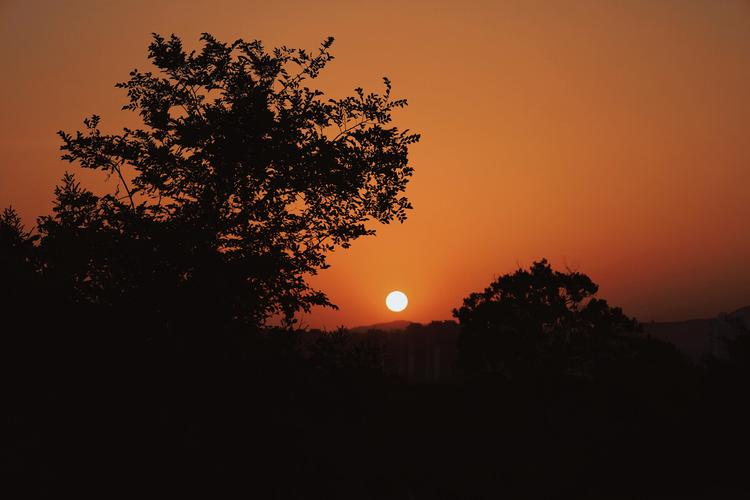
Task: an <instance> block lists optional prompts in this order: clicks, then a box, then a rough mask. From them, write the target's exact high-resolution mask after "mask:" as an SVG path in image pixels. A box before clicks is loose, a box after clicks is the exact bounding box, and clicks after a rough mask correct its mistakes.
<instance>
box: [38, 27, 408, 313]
mask: <svg viewBox="0 0 750 500" xmlns="http://www.w3.org/2000/svg"><path fill="white" fill-rule="evenodd" d="M201 40H202V42H203V46H202V49H201V50H200V51H197V52H196V51H192V52H187V51H186V50H184V48H183V45H182V42H181V40H180V39H179V38H178V37H176V36H174V35H172V36H171V37H170V38H169V39H165V38H163V37H161V36H159V35H157V34H154V36H153V42H152V43H151V44H150V46H149V50H148V57H149V59H150V60H151V61H152V62H153V64H154V65H155V66H156V68H157V69H158V70H159V72H158V73H157V74H154V73H152V72H141V71H138V70H134V71H132V72H131V73H130V79H129V80H128V81H127V82H123V83H120V84H118V85H117V87H119V88H123V89H125V90H126V91H127V94H128V98H129V103H128V104H127V105H125V106H124V107H123V109H124V110H131V111H134V112H137V113H138V114H139V115H140V117H141V119H142V120H143V128H136V129H129V128H125V129H123V132H122V133H119V134H106V133H104V132H102V131H101V130H100V127H99V125H100V118H99V117H98V116H96V115H94V116H92V117H90V118H87V119H85V120H84V124H85V130H84V131H82V132H81V131H79V132H76V133H75V134H69V133H66V132H62V131H61V132H59V135H60V137H61V138H62V140H63V145H62V147H61V149H62V150H63V151H64V152H65V153H64V155H63V159H65V160H68V161H70V162H77V163H78V164H80V166H82V167H84V168H89V169H96V170H100V171H102V172H104V173H106V174H107V175H110V176H113V177H115V178H116V179H117V181H118V185H117V189H116V190H115V191H114V192H113V193H111V194H107V195H104V196H97V195H94V194H93V193H92V192H90V191H88V190H86V189H83V188H82V187H81V186H80V185H79V184H78V183H77V182H76V181H75V179H74V178H73V177H72V176H71V175H69V174H66V176H65V178H64V179H63V183H62V185H61V186H59V187H58V188H57V190H56V204H55V213H54V215H52V216H49V217H44V218H42V219H41V220H40V224H39V230H40V234H41V236H42V239H41V245H42V247H45V248H46V250H47V251H46V254H45V255H46V257H47V258H48V259H49V260H50V263H49V269H50V270H49V272H50V273H53V274H56V275H57V278H58V279H64V280H67V281H68V283H69V285H70V286H71V288H72V289H73V290H75V294H76V297H78V299H79V300H81V301H85V302H90V303H98V304H108V303H114V302H121V303H126V304H130V305H133V306H137V307H138V308H139V310H141V311H147V310H149V309H150V310H151V314H153V317H159V318H169V317H178V318H182V319H181V320H182V321H188V322H193V321H195V320H196V318H194V317H192V316H191V315H190V312H191V311H196V310H198V311H200V316H201V318H203V319H204V320H205V321H209V322H210V324H211V325H213V326H219V325H220V324H221V322H222V321H240V322H242V323H244V324H250V325H256V326H259V325H263V324H265V323H266V322H267V321H268V320H269V319H270V318H272V317H282V318H283V320H284V321H285V323H286V324H287V325H291V324H293V323H294V322H295V319H294V314H295V313H296V312H298V311H300V310H304V311H309V310H310V308H311V307H312V306H315V305H318V306H331V307H335V306H334V305H333V304H331V303H330V301H329V300H328V298H327V297H326V295H325V294H324V293H323V292H321V291H318V290H314V289H312V288H311V287H310V286H309V285H308V284H307V282H306V277H307V276H309V275H313V274H315V273H316V272H317V271H318V270H320V269H324V268H326V267H327V263H326V254H327V253H328V252H330V251H332V250H334V249H335V248H337V247H343V248H346V247H348V246H349V245H350V243H351V241H352V240H354V239H356V238H358V237H360V236H366V235H371V234H374V232H375V231H374V229H372V228H371V227H369V226H368V221H371V220H373V221H378V222H381V223H388V222H390V221H393V220H397V221H400V222H403V221H404V220H405V219H406V211H407V210H408V209H410V208H411V205H410V204H409V201H408V200H407V199H406V197H404V196H403V195H402V193H403V191H404V189H405V187H406V185H407V182H408V180H409V178H410V176H411V174H412V170H413V169H412V167H411V166H410V165H409V164H408V159H407V155H408V148H409V146H410V145H411V144H413V143H415V142H417V141H418V140H419V135H418V134H413V133H409V131H408V130H403V131H400V130H399V129H397V128H396V127H393V126H391V125H390V122H391V113H392V111H394V110H395V109H397V108H402V107H404V106H406V104H407V102H406V100H404V99H393V98H392V97H391V83H390V81H389V80H388V79H387V78H384V82H385V92H384V93H383V94H382V95H381V94H377V93H365V92H364V90H363V89H361V88H357V89H355V92H354V94H353V95H352V96H348V97H345V98H342V99H325V98H324V93H323V92H322V91H320V90H318V89H314V88H310V87H308V86H305V84H306V82H307V81H309V80H312V79H314V78H316V77H317V76H318V74H319V73H320V71H321V70H323V69H324V67H325V66H326V65H327V63H328V62H330V61H331V59H333V56H332V55H331V54H330V52H329V49H330V47H331V45H332V43H333V38H328V39H327V40H326V41H325V42H323V44H322V45H321V47H320V48H319V50H318V51H317V52H316V53H314V54H311V53H308V52H307V51H305V50H301V49H290V48H287V47H280V48H276V49H273V50H270V51H267V50H266V49H265V48H264V47H263V45H262V44H261V42H260V41H257V40H256V41H252V42H246V41H243V40H236V41H234V42H232V43H222V42H220V41H218V40H216V39H215V38H214V37H213V36H211V35H209V34H206V33H204V34H203V35H202V36H201ZM165 290H172V291H173V292H170V295H169V297H165V293H164V291H165ZM157 297H158V299H156V298H157ZM155 299H156V300H155ZM174 309H177V310H174Z"/></svg>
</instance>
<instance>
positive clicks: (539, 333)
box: [453, 260, 639, 374]
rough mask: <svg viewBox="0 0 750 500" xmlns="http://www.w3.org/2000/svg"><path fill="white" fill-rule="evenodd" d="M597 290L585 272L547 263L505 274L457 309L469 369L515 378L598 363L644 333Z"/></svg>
mask: <svg viewBox="0 0 750 500" xmlns="http://www.w3.org/2000/svg"><path fill="white" fill-rule="evenodd" d="M597 291H598V286H597V285H596V284H595V283H594V282H593V281H591V279H590V278H589V277H588V276H586V275H585V274H582V273H578V272H572V271H571V272H567V273H564V272H560V271H554V270H553V269H552V268H551V266H550V265H549V263H548V262H547V261H546V260H541V261H539V262H535V263H534V264H532V266H531V267H530V268H529V269H528V270H525V269H519V270H517V271H516V272H514V273H512V274H506V275H504V276H501V277H500V278H498V279H497V280H495V281H494V282H493V283H491V284H490V286H489V287H487V288H486V289H485V290H484V291H483V292H479V293H472V294H471V295H469V297H467V298H466V299H464V303H463V305H462V306H461V307H460V308H459V309H455V310H454V311H453V315H454V316H455V317H456V318H457V319H458V320H459V323H460V324H461V336H460V340H459V344H460V350H461V358H460V362H461V363H462V365H463V367H464V368H465V369H466V370H468V371H480V372H481V371H500V372H503V373H506V374H511V373H517V372H519V371H524V370H528V369H533V368H534V367H540V366H541V365H544V364H547V365H549V364H550V363H551V362H555V361H559V360H560V358H561V357H563V358H565V361H566V362H571V361H575V360H576V359H578V360H579V361H580V362H590V361H591V360H593V359H596V356H597V354H599V355H601V353H602V351H603V349H604V346H605V344H606V343H607V342H610V344H611V341H612V340H613V339H615V338H616V337H617V336H618V335H619V334H622V333H626V332H635V331H638V330H639V325H638V323H637V322H636V321H635V320H634V319H631V318H628V317H627V316H625V315H624V314H623V312H622V309H620V308H619V307H610V306H609V305H608V304H607V301H605V300H603V299H598V298H596V297H595V296H594V295H595V294H596V292H597ZM592 351H598V353H595V352H592ZM577 368H579V369H580V368H581V367H580V366H578V367H577Z"/></svg>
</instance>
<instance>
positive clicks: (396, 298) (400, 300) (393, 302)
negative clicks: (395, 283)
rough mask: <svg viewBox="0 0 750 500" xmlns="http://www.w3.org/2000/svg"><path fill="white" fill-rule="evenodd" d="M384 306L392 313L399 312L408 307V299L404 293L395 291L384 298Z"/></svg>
mask: <svg viewBox="0 0 750 500" xmlns="http://www.w3.org/2000/svg"><path fill="white" fill-rule="evenodd" d="M385 305H386V306H387V307H388V309H390V310H391V311H393V312H401V311H403V310H404V309H406V306H407V305H409V299H408V298H407V297H406V294H405V293H404V292H399V291H398V290H395V291H393V292H391V293H389V294H388V296H387V297H386V298H385Z"/></svg>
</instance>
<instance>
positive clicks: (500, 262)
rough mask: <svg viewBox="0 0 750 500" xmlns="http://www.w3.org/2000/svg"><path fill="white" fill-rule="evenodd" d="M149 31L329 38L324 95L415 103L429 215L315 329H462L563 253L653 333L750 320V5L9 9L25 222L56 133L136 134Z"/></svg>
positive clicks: (1, 173)
mask: <svg viewBox="0 0 750 500" xmlns="http://www.w3.org/2000/svg"><path fill="white" fill-rule="evenodd" d="M124 5H128V6H129V7H123V6H124ZM153 31H156V32H159V33H162V34H169V33H172V32H174V33H176V34H178V35H179V36H181V37H182V38H183V40H184V41H185V44H186V45H187V46H194V45H197V38H198V35H199V33H200V32H202V31H208V32H211V33H213V34H214V35H215V36H217V37H218V38H219V39H220V40H225V41H227V40H230V39H234V38H238V37H242V38H245V39H253V38H257V39H261V40H263V41H264V42H265V43H266V44H267V45H268V46H272V45H281V44H284V45H288V46H293V47H295V46H296V47H305V48H310V49H312V48H315V47H317V45H318V44H319V42H320V41H322V40H323V39H324V38H325V37H326V36H328V35H333V36H335V37H336V43H335V44H334V47H333V52H334V54H335V56H336V59H335V61H334V62H333V63H332V64H331V65H330V66H329V68H328V69H327V71H326V72H325V73H324V74H323V76H322V77H321V78H320V79H319V85H320V86H321V88H323V89H324V90H326V91H328V92H330V93H331V94H332V95H333V96H338V97H340V96H342V95H344V94H346V93H350V92H351V90H352V89H353V88H354V87H357V86H360V85H361V86H363V87H365V88H366V89H372V90H380V87H379V86H380V82H381V77H382V76H383V75H387V76H389V77H390V78H391V79H392V80H393V83H394V92H395V94H396V97H406V98H408V99H409V101H410V104H411V105H410V106H409V108H407V109H406V110H405V111H402V112H399V114H398V115H397V116H396V124H397V125H399V126H401V127H407V128H410V129H412V130H416V131H419V132H421V133H422V134H423V139H422V142H420V143H419V144H418V145H416V146H415V147H414V148H413V150H412V153H411V158H412V163H413V165H414V166H415V168H416V174H415V176H414V178H413V181H412V183H411V184H410V187H409V190H408V192H407V194H408V195H409V197H410V199H411V200H412V202H413V204H414V207H415V210H413V211H412V212H411V214H410V216H409V220H408V221H407V222H406V223H405V224H403V225H398V224H396V225H391V226H387V227H381V228H380V231H379V234H378V236H376V237H374V238H369V239H361V240H358V241H356V242H355V243H354V245H353V247H352V248H351V249H349V250H347V251H339V252H337V253H335V254H334V255H333V256H332V258H331V264H332V268H331V269H329V270H327V271H325V272H323V273H322V274H321V275H320V276H318V277H317V278H316V279H315V280H314V283H315V284H316V285H317V286H319V287H322V288H323V289H324V290H325V291H326V292H328V294H329V296H330V297H331V299H332V300H333V301H334V302H335V303H337V304H338V305H339V306H340V308H341V310H340V311H337V312H334V311H327V310H322V311H317V312H315V313H314V314H312V315H310V316H307V317H305V318H304V322H305V324H307V325H310V326H324V327H328V328H333V327H335V326H337V325H340V324H345V325H350V326H354V325H358V324H369V323H374V322H379V321H389V320H393V319H409V320H414V321H429V320H431V319H443V318H448V317H449V316H450V311H451V309H452V308H453V307H456V306H458V305H459V304H460V302H461V299H462V298H463V297H464V296H465V295H466V294H468V293H469V292H471V291H476V290H479V289H482V288H483V287H484V286H486V285H487V284H488V283H489V282H490V281H491V280H492V279H493V277H495V276H498V275H500V274H503V273H506V272H509V271H511V270H513V269H515V268H516V267H518V265H522V266H526V265H528V264H530V263H531V262H532V261H533V260H535V259H539V258H541V257H545V256H546V257H547V258H549V259H550V261H551V262H552V263H553V265H555V266H559V267H563V266H566V265H567V266H570V267H571V268H573V269H578V270H580V271H583V272H585V273H587V274H589V275H590V276H591V277H592V278H593V279H594V280H595V281H596V282H598V283H599V284H600V285H601V295H602V296H603V297H604V298H607V299H608V300H610V302H611V303H613V304H616V305H621V306H623V308H624V309H625V311H626V312H627V313H630V314H632V315H635V316H637V317H638V318H639V319H640V320H642V321H648V320H652V319H655V320H665V319H683V318H689V317H699V316H712V315H715V314H717V313H718V312H720V311H730V310H732V309H735V308H738V307H741V306H745V305H749V304H750V264H748V261H750V223H749V222H748V221H750V3H748V2H746V1H741V0H737V1H730V0H723V1H715V0H705V1H691V0H673V1H668V0H661V1H658V2H655V1H653V0H643V1H635V0H633V1H618V2H602V1H597V0H591V1H572V0H571V1H520V0H519V1H506V2H501V1H495V2H446V3H442V2H437V1H429V2H416V1H411V2H389V1H379V2H351V1H349V2H324V1H320V2H314V3H312V2H299V3H295V2H288V1H285V2H254V1H249V0H243V1H237V2H206V1H201V2H157V1H146V2H140V1H130V2H127V4H126V3H121V2H117V3H115V2H97V1H91V2H76V1H66V2H52V1H50V2H41V1H3V2H0V52H1V58H0V60H1V61H2V63H3V69H2V74H3V76H2V78H0V99H1V101H0V106H2V114H1V115H0V205H1V206H6V205H8V204H11V203H12V204H13V205H14V206H15V207H16V208H18V209H19V211H20V212H21V214H22V215H23V216H24V218H25V220H26V222H27V224H28V225H31V224H32V223H33V219H34V218H35V217H36V216H37V215H40V214H42V213H46V212H48V211H49V210H50V206H51V197H52V189H53V186H54V185H55V183H56V181H57V180H58V179H59V178H60V177H61V175H62V173H63V171H64V170H65V169H66V168H71V167H70V166H68V165H67V164H64V163H62V162H61V161H60V160H59V159H58V157H59V151H58V147H59V141H58V138H57V137H56V136H55V132H56V131H57V130H58V129H65V130H67V131H74V130H77V129H79V128H81V120H82V119H83V117H84V116H86V115H89V114H92V113H97V114H100V115H102V117H103V127H104V128H105V129H110V130H113V131H114V130H118V129H119V128H120V127H122V126H123V125H128V124H130V125H134V124H135V123H137V122H136V121H135V120H134V117H133V116H132V115H129V114H127V113H125V112H120V107H121V106H122V104H123V103H124V101H125V95H124V92H122V91H120V90H117V89H115V88H114V87H113V85H114V83H115V82H118V81H122V80H125V79H127V75H128V72H129V71H130V70H131V69H133V68H135V67H138V68H139V69H146V68H147V66H148V65H147V63H146V59H145V53H146V46H147V45H148V43H149V40H150V35H149V34H150V33H151V32H153ZM74 170H75V171H76V172H77V173H78V172H80V171H79V169H74ZM96 177H97V176H92V175H91V173H90V172H84V173H83V175H81V176H80V178H81V179H84V180H89V179H90V180H94V179H95V178H96ZM94 182H96V181H94ZM392 289H400V290H403V291H404V292H406V293H407V294H408V295H409V299H410V304H409V308H408V309H407V310H406V311H404V312H403V313H399V314H397V313H391V312H389V311H387V310H386V308H385V306H384V302H383V301H384V298H385V295H386V293H387V292H388V291H390V290H392Z"/></svg>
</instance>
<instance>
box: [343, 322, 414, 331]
mask: <svg viewBox="0 0 750 500" xmlns="http://www.w3.org/2000/svg"><path fill="white" fill-rule="evenodd" d="M419 324H420V323H415V322H414V321H404V320H396V321H388V322H387V323H375V324H374V325H364V326H355V327H354V328H350V329H349V330H350V331H352V332H367V331H370V330H380V331H383V332H392V331H396V330H405V329H406V328H407V327H408V326H409V325H419Z"/></svg>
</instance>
